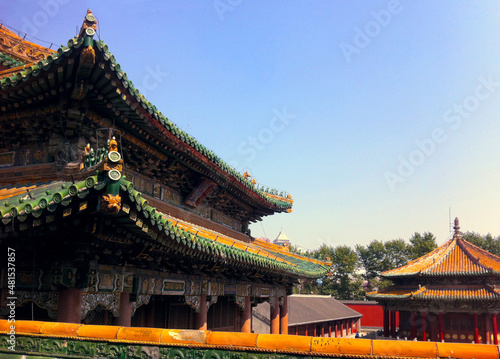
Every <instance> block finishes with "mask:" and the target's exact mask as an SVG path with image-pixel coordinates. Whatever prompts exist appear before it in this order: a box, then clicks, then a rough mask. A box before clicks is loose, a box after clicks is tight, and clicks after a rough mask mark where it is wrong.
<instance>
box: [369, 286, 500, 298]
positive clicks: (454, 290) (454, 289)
mask: <svg viewBox="0 0 500 359" xmlns="http://www.w3.org/2000/svg"><path fill="white" fill-rule="evenodd" d="M367 297H368V298H370V299H376V300H381V299H410V298H411V299H423V300H425V299H438V300H444V301H446V300H499V299H500V290H499V288H496V287H494V286H488V285H472V284H471V285H455V284H451V285H446V284H431V285H425V286H419V285H414V286H393V287H389V288H384V289H380V290H378V291H377V292H371V293H367Z"/></svg>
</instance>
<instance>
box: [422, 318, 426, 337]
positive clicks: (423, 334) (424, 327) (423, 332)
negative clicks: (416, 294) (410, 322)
mask: <svg viewBox="0 0 500 359" xmlns="http://www.w3.org/2000/svg"><path fill="white" fill-rule="evenodd" d="M422 340H423V341H424V342H426V341H427V319H426V318H425V312H422Z"/></svg>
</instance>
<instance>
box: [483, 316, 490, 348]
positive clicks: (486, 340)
mask: <svg viewBox="0 0 500 359" xmlns="http://www.w3.org/2000/svg"><path fill="white" fill-rule="evenodd" d="M483 328H484V336H483V338H484V339H483V344H491V321H490V320H489V318H488V313H484V314H483Z"/></svg>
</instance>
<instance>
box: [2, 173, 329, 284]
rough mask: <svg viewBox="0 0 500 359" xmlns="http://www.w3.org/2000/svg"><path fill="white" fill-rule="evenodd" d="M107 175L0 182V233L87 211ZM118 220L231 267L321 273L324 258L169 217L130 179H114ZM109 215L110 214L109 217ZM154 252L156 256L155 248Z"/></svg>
mask: <svg viewBox="0 0 500 359" xmlns="http://www.w3.org/2000/svg"><path fill="white" fill-rule="evenodd" d="M108 182H109V179H108V178H107V177H106V176H89V177H88V178H86V179H85V180H81V181H47V182H43V183H42V182H37V183H34V184H29V183H27V184H20V185H8V186H3V187H0V218H1V219H2V222H1V223H0V228H1V227H3V229H1V230H0V233H2V236H8V235H9V233H10V232H11V231H15V229H14V223H16V225H18V226H19V228H18V230H20V231H29V230H34V229H36V228H35V227H38V226H42V225H44V224H49V223H52V222H55V221H64V220H65V218H66V217H68V218H71V217H70V216H78V215H80V214H82V213H83V214H84V213H85V212H86V211H87V212H88V211H89V208H87V204H88V203H89V201H90V198H95V197H97V196H98V195H100V194H102V193H105V188H106V186H107V183H108ZM119 184H120V193H119V194H120V196H121V197H122V198H123V204H122V205H121V207H120V212H119V215H118V216H117V217H116V216H115V217H116V218H119V220H118V223H119V225H121V226H123V227H124V228H130V227H131V225H132V227H134V228H135V229H134V234H135V235H136V236H139V237H141V238H143V239H146V240H147V241H149V242H150V243H152V245H153V246H154V247H159V248H162V246H163V247H164V248H169V247H175V248H176V249H175V250H176V251H177V252H179V253H181V255H182V253H184V254H185V255H186V256H189V257H192V258H195V257H197V256H198V255H205V256H206V257H205V258H211V259H210V260H211V261H213V262H220V261H222V262H223V263H224V265H226V266H227V265H228V266H232V267H234V268H239V267H242V268H245V271H248V269H249V268H252V269H254V270H256V271H257V272H259V273H261V274H262V275H266V276H271V277H275V276H278V277H287V278H290V277H291V278H299V277H306V278H317V277H320V276H322V275H324V274H326V273H327V272H328V270H329V263H327V262H321V261H318V260H315V259H310V258H306V257H300V256H298V255H296V254H292V253H289V252H288V251H286V250H284V249H283V248H282V247H280V246H268V245H262V243H261V242H260V241H255V242H253V243H245V242H242V241H240V240H238V239H235V238H232V237H230V236H227V235H224V234H221V233H219V232H216V231H214V230H211V229H207V228H204V227H202V226H199V225H195V224H193V223H191V222H188V221H186V220H181V219H178V218H174V217H172V216H170V215H168V214H166V213H162V212H161V211H159V210H158V209H157V208H155V207H152V206H150V205H149V202H148V201H147V200H146V199H145V198H143V196H142V193H141V192H138V191H136V190H135V189H134V185H133V184H132V183H131V182H129V181H127V180H125V178H122V179H120V181H119ZM115 217H113V218H115ZM155 255H159V256H161V255H162V253H161V249H160V251H159V252H156V254H155Z"/></svg>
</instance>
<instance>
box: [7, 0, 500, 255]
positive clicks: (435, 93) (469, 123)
mask: <svg viewBox="0 0 500 359" xmlns="http://www.w3.org/2000/svg"><path fill="white" fill-rule="evenodd" d="M87 8H90V9H91V10H92V11H93V12H94V14H95V15H96V16H97V18H98V21H99V25H98V35H99V36H100V38H101V39H102V40H104V42H106V44H107V45H108V46H109V49H110V51H111V52H112V53H113V54H114V55H115V57H116V58H117V60H118V62H119V63H120V65H121V67H122V69H124V71H126V72H127V74H128V77H129V78H130V79H131V80H132V81H133V82H134V84H135V85H136V87H138V88H139V89H140V90H142V92H143V93H144V94H145V95H146V98H147V99H148V100H150V101H151V102H152V103H153V104H155V105H156V106H157V107H158V109H160V111H161V112H162V113H163V114H164V115H166V116H167V117H168V118H169V119H170V120H171V121H173V122H175V123H176V124H177V125H178V126H179V127H181V128H182V129H184V130H185V131H187V132H188V133H190V134H191V135H193V136H194V137H196V138H197V139H198V140H199V141H200V142H201V143H203V144H204V145H206V146H207V147H208V148H210V149H212V150H213V151H214V152H215V153H217V154H218V155H219V156H220V157H222V158H223V159H225V160H226V162H228V163H230V164H232V165H233V166H235V167H236V168H237V169H238V170H241V171H242V172H243V171H245V170H249V171H250V172H251V174H252V175H253V176H254V177H255V178H256V180H257V181H258V182H259V183H261V184H265V185H267V186H272V187H276V188H278V189H282V190H286V191H288V192H289V193H291V194H292V195H293V198H294V200H295V203H294V211H293V212H292V213H291V214H279V215H274V216H271V217H267V218H265V219H264V221H263V222H262V223H258V224H256V225H253V226H252V227H251V228H252V234H253V235H254V236H261V235H264V234H265V235H267V236H268V237H270V238H274V237H276V236H277V235H278V232H279V230H280V228H281V227H282V226H283V227H284V229H285V232H286V233H287V235H288V237H290V239H291V240H292V242H293V243H294V244H298V245H300V246H301V247H304V248H317V247H318V246H319V245H321V244H322V243H326V244H328V245H332V246H337V245H342V244H347V245H352V246H353V245H355V244H367V243H369V242H370V241H371V240H373V239H378V240H382V241H385V240H390V239H396V238H403V239H408V238H409V237H410V236H411V235H412V234H413V233H414V232H416V231H418V232H424V231H431V232H432V233H434V234H435V235H436V236H437V240H438V243H443V242H444V241H445V240H446V239H447V238H448V236H449V223H448V222H449V221H448V218H449V208H450V207H451V215H452V217H453V218H454V217H459V218H460V221H461V226H462V230H464V231H468V230H470V231H476V232H479V233H481V234H486V233H492V234H493V235H500V220H499V213H500V211H499V209H500V186H499V184H500V136H499V134H500V121H499V117H500V36H499V35H498V34H500V21H499V17H500V3H498V2H497V1H481V2H470V1H460V0H456V1H427V0H423V1H419V2H410V1H403V0H401V1H392V0H391V1H370V2H368V1H354V0H349V1H347V0H342V1H341V0H338V1H333V0H331V1H305V0H303V1H294V0H287V1H263V0H262V1H261V0H254V1H248V0H208V1H190V0H177V1H173V0H171V1H153V0H136V1H132V0H131V1H126V0H122V1H78V2H76V1H73V2H70V1H69V0H40V1H26V0H22V1H21V0H16V1H2V3H1V4H0V21H1V22H2V23H5V24H7V25H9V26H11V27H13V28H15V29H18V30H22V31H25V32H28V33H29V34H30V35H31V36H34V37H36V38H38V39H41V40H44V41H48V42H49V43H54V44H55V45H56V46H59V45H61V44H66V42H67V40H68V39H69V38H71V37H73V36H74V35H75V33H76V31H77V29H79V28H80V26H81V23H82V21H83V17H84V15H85V13H86V10H87ZM28 38H29V37H28ZM31 39H33V38H31ZM35 41H36V42H38V43H40V44H42V45H44V44H45V43H43V42H41V41H38V40H35ZM45 45H47V44H45Z"/></svg>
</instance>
